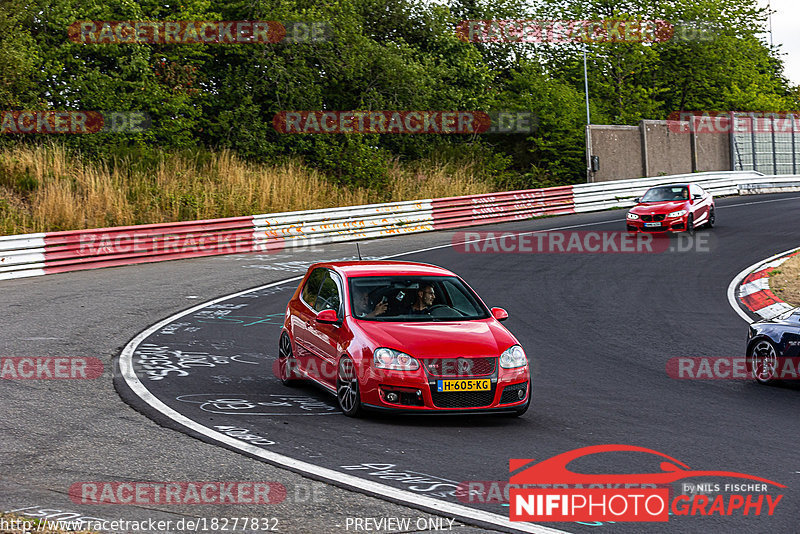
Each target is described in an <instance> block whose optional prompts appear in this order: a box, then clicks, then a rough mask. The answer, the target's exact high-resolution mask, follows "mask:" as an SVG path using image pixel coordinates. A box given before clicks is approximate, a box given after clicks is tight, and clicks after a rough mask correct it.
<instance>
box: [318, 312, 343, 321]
mask: <svg viewBox="0 0 800 534" xmlns="http://www.w3.org/2000/svg"><path fill="white" fill-rule="evenodd" d="M317 321H319V322H320V323H327V324H333V323H338V322H339V317H338V316H337V315H336V310H322V311H321V312H319V313H318V314H317Z"/></svg>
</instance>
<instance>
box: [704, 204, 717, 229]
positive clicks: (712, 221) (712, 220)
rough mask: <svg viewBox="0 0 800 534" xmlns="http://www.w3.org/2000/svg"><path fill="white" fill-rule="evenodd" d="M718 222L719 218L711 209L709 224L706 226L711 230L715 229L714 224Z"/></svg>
mask: <svg viewBox="0 0 800 534" xmlns="http://www.w3.org/2000/svg"><path fill="white" fill-rule="evenodd" d="M716 222H717V216H716V214H715V213H714V208H711V211H710V212H708V222H707V223H706V226H707V227H709V228H714V224H715V223H716Z"/></svg>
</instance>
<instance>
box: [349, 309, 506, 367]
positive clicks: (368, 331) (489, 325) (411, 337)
mask: <svg viewBox="0 0 800 534" xmlns="http://www.w3.org/2000/svg"><path fill="white" fill-rule="evenodd" d="M357 328H359V329H360V330H361V331H362V332H363V333H364V335H365V336H366V338H367V339H368V340H369V344H370V345H372V347H371V348H373V349H375V348H378V347H388V348H391V349H396V350H402V351H403V352H405V353H407V354H410V355H411V356H414V357H415V358H455V357H459V358H476V357H486V356H499V355H500V353H501V352H502V351H504V350H506V349H507V348H508V347H510V346H512V345H515V344H517V340H516V339H515V338H514V336H512V335H511V334H510V333H509V332H508V330H506V329H505V328H503V326H501V325H500V324H499V323H498V322H497V321H496V320H494V319H484V320H476V321H462V322H455V321H453V322H444V321H442V322H433V323H411V322H409V323H392V322H381V321H358V326H357Z"/></svg>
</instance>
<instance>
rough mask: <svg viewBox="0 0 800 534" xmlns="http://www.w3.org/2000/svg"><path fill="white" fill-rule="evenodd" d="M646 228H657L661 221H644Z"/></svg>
mask: <svg viewBox="0 0 800 534" xmlns="http://www.w3.org/2000/svg"><path fill="white" fill-rule="evenodd" d="M644 225H645V226H646V227H647V228H659V227H660V226H661V223H644Z"/></svg>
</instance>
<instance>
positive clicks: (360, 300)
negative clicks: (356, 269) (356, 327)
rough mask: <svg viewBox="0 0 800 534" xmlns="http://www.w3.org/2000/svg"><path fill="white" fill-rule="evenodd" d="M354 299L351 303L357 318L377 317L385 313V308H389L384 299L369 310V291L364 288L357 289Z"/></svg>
mask: <svg viewBox="0 0 800 534" xmlns="http://www.w3.org/2000/svg"><path fill="white" fill-rule="evenodd" d="M355 297H356V298H355V300H354V301H353V303H354V304H355V308H356V316H357V317H377V316H379V315H383V314H384V313H386V308H388V307H389V304H388V303H387V302H386V298H385V297H384V298H383V300H381V301H380V302H378V303H377V304H375V306H374V307H372V308H370V305H369V291H368V290H367V289H365V288H357V289H356V295H355Z"/></svg>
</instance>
